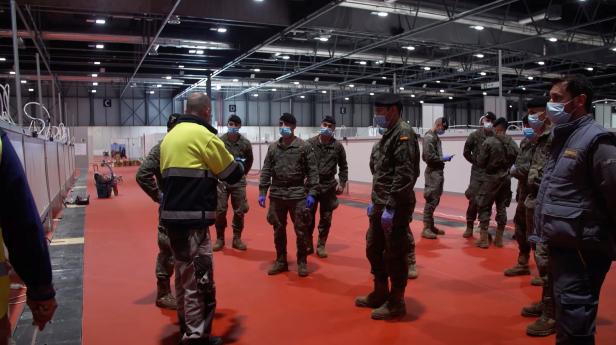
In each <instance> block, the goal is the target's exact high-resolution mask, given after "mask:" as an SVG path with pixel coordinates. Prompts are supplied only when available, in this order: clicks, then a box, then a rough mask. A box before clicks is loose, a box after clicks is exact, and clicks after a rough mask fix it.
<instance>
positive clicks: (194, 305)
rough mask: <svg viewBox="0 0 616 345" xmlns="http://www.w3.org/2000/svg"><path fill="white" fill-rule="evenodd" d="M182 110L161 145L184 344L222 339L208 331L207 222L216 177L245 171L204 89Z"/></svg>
mask: <svg viewBox="0 0 616 345" xmlns="http://www.w3.org/2000/svg"><path fill="white" fill-rule="evenodd" d="M186 112H187V114H186V115H182V116H180V117H179V118H178V120H177V122H176V125H175V127H174V128H173V130H172V131H170V132H169V133H167V135H166V136H165V138H164V139H163V141H162V143H161V145H160V170H161V173H162V177H163V181H162V182H163V183H162V191H163V197H162V201H161V207H160V222H161V224H162V225H163V226H165V227H166V228H167V229H168V234H169V240H170V242H171V251H172V252H173V256H174V257H175V290H176V293H175V294H176V300H177V309H178V317H179V319H180V328H181V331H182V333H183V335H182V344H185V345H187V344H221V343H222V340H221V339H220V338H218V337H212V336H211V335H210V333H211V330H212V320H213V319H214V311H215V309H216V289H215V286H214V274H213V266H212V245H211V242H210V235H209V231H208V226H210V225H212V224H214V221H215V219H216V201H217V196H216V186H217V183H218V179H220V180H222V181H224V182H227V183H230V184H233V183H235V182H237V181H239V180H240V179H241V178H242V177H243V176H244V168H243V165H242V164H240V163H239V162H236V161H235V160H234V158H233V156H232V155H231V154H230V153H229V152H228V151H227V149H226V148H225V144H224V143H223V142H222V140H220V138H218V137H217V136H216V129H214V128H213V127H212V126H211V125H210V120H211V116H212V115H211V112H212V104H211V101H210V99H209V97H208V96H207V95H205V94H203V93H193V94H191V95H190V96H189V97H188V100H187V105H186Z"/></svg>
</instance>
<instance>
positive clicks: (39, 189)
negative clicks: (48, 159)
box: [24, 138, 49, 214]
mask: <svg viewBox="0 0 616 345" xmlns="http://www.w3.org/2000/svg"><path fill="white" fill-rule="evenodd" d="M24 141H25V143H24V149H25V150H24V153H25V155H24V159H25V161H26V164H25V166H26V167H27V168H26V176H27V177H28V184H29V185H30V190H31V191H32V196H34V202H35V203H36V208H37V209H38V211H39V214H43V213H44V212H45V211H46V210H47V208H48V207H49V195H48V194H47V179H46V178H45V143H44V142H43V141H41V140H38V139H35V138H24Z"/></svg>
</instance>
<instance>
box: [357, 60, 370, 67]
mask: <svg viewBox="0 0 616 345" xmlns="http://www.w3.org/2000/svg"><path fill="white" fill-rule="evenodd" d="M358 63H359V64H360V65H362V66H365V65H367V64H368V63H367V62H366V61H360V62H358Z"/></svg>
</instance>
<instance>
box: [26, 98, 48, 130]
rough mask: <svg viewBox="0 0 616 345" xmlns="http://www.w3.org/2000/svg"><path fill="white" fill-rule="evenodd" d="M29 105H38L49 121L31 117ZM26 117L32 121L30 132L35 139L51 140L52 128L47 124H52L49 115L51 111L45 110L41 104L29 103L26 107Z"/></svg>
mask: <svg viewBox="0 0 616 345" xmlns="http://www.w3.org/2000/svg"><path fill="white" fill-rule="evenodd" d="M29 105H38V106H39V107H40V108H41V109H42V110H43V112H44V113H45V114H46V115H47V121H45V120H43V119H39V118H38V117H34V116H31V115H30V113H29V112H28V106H29ZM24 115H26V117H27V118H28V119H30V126H29V127H28V130H29V131H30V133H32V136H33V137H43V138H46V139H47V138H50V128H49V126H47V124H49V123H50V122H51V116H50V115H49V111H47V108H45V106H44V105H42V104H40V103H39V102H28V103H26V104H25V105H24Z"/></svg>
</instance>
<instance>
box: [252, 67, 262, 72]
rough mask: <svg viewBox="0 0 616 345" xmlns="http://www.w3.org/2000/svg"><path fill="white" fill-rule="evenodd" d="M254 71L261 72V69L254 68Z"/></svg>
mask: <svg viewBox="0 0 616 345" xmlns="http://www.w3.org/2000/svg"><path fill="white" fill-rule="evenodd" d="M252 71H253V72H261V69H260V68H253V69H252Z"/></svg>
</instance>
